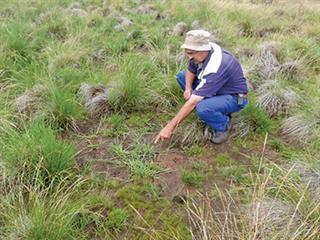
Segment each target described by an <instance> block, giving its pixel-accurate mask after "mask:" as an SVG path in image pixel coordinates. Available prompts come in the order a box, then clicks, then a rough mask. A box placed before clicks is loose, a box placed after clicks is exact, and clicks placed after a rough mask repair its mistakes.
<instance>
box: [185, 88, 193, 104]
mask: <svg viewBox="0 0 320 240" xmlns="http://www.w3.org/2000/svg"><path fill="white" fill-rule="evenodd" d="M191 94H192V91H191V89H186V90H185V91H184V92H183V98H184V100H186V101H188V100H189V98H190V97H191Z"/></svg>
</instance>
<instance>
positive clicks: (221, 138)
mask: <svg viewBox="0 0 320 240" xmlns="http://www.w3.org/2000/svg"><path fill="white" fill-rule="evenodd" d="M228 136H229V131H228V130H226V131H224V132H216V134H215V136H214V137H213V138H212V139H211V141H212V142H213V143H215V144H220V143H224V142H225V141H227V139H228Z"/></svg>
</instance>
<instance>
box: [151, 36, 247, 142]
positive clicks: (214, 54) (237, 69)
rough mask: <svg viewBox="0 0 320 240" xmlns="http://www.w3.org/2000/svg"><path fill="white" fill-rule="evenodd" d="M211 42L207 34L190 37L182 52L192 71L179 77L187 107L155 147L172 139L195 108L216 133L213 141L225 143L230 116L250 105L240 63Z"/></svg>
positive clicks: (158, 137) (182, 72)
mask: <svg viewBox="0 0 320 240" xmlns="http://www.w3.org/2000/svg"><path fill="white" fill-rule="evenodd" d="M209 38H210V33H209V32H207V31H204V30H192V31H189V32H188V33H187V35H186V39H185V42H184V44H183V45H182V46H181V48H183V49H185V53H186V55H187V56H188V58H189V64H188V69H187V71H181V72H179V73H178V74H177V79H178V83H179V84H180V86H181V88H182V90H183V97H184V99H185V100H186V103H185V104H184V105H183V106H182V108H181V109H180V110H179V112H178V113H177V115H176V116H175V117H174V118H173V119H172V120H171V121H170V122H169V123H168V124H167V125H166V126H165V127H164V128H163V129H162V130H161V131H160V133H159V134H158V136H157V138H156V140H155V143H157V142H158V141H159V140H165V139H169V138H170V137H171V135H172V133H173V131H174V130H175V128H176V127H177V125H178V124H179V123H180V122H181V121H182V120H183V119H185V118H186V117H187V116H188V115H189V114H190V113H191V112H192V111H193V109H194V108H195V109H196V114H197V115H198V116H199V118H200V119H201V120H202V121H204V122H205V123H206V125H207V126H209V127H210V128H211V129H212V130H213V131H214V135H213V136H212V137H210V140H211V141H212V142H214V143H217V144H219V143H223V142H225V141H226V140H227V138H228V135H229V130H230V114H231V113H233V112H237V111H240V110H241V109H242V108H244V107H245V105H246V104H247V103H248V99H247V92H248V89H247V84H246V79H245V78H244V76H243V72H242V69H241V66H240V64H239V61H238V60H237V59H236V57H235V56H233V55H232V54H231V53H229V52H228V51H226V50H225V49H223V48H221V47H220V46H219V45H217V44H215V43H212V42H210V41H209Z"/></svg>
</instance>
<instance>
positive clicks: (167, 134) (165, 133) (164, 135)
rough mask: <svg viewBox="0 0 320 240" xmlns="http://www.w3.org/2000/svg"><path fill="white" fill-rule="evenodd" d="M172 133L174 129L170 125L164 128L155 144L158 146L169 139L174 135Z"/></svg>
mask: <svg viewBox="0 0 320 240" xmlns="http://www.w3.org/2000/svg"><path fill="white" fill-rule="evenodd" d="M172 132H173V128H172V127H171V126H170V125H169V124H167V125H166V126H165V127H164V128H162V130H161V131H160V133H159V134H158V136H157V137H156V140H155V141H154V143H155V144H157V143H158V142H159V141H163V140H166V139H169V138H170V137H171V135H172Z"/></svg>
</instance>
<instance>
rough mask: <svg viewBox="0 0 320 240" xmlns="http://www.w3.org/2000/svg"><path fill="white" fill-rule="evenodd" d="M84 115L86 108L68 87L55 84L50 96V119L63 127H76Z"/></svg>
mask: <svg viewBox="0 0 320 240" xmlns="http://www.w3.org/2000/svg"><path fill="white" fill-rule="evenodd" d="M83 116H84V109H83V108H82V106H81V104H80V103H79V101H78V99H77V98H76V96H75V94H73V93H72V92H71V91H70V90H68V88H66V87H64V88H63V87H58V86H53V87H52V88H51V89H50V96H49V121H50V122H52V123H53V124H55V125H57V126H58V127H61V128H68V127H75V126H76V120H80V119H81V118H82V117H83Z"/></svg>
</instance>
